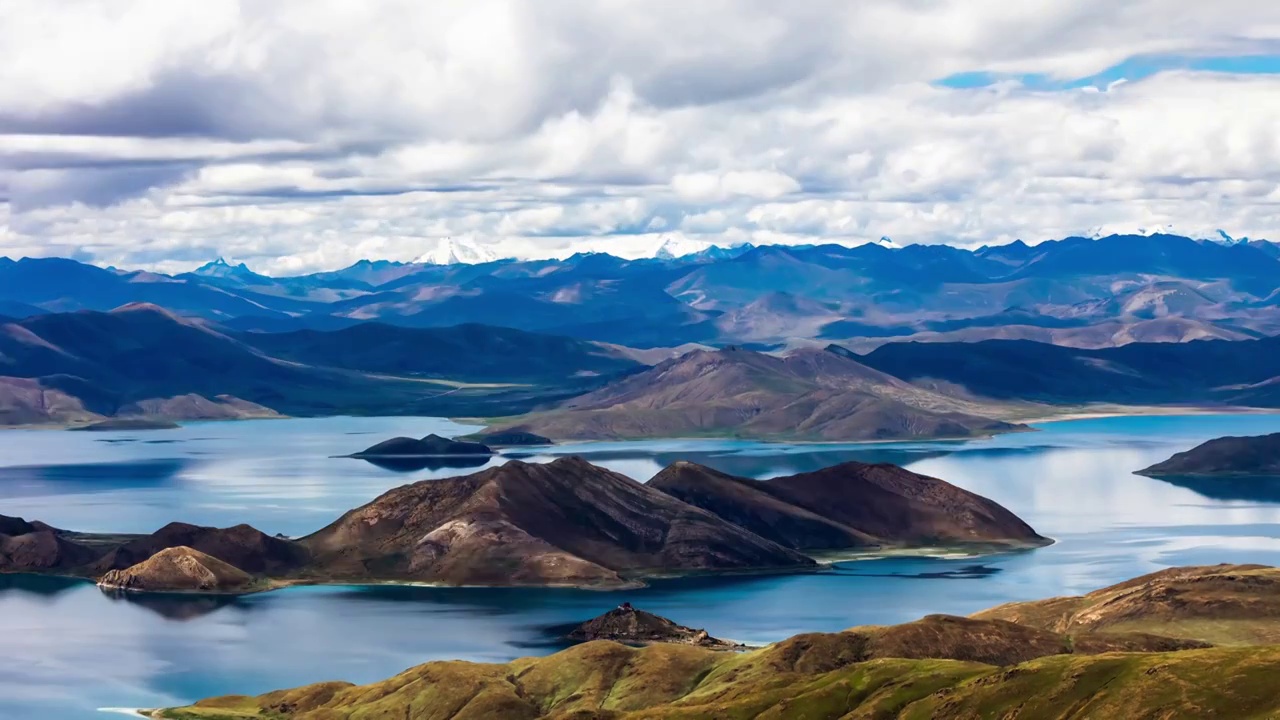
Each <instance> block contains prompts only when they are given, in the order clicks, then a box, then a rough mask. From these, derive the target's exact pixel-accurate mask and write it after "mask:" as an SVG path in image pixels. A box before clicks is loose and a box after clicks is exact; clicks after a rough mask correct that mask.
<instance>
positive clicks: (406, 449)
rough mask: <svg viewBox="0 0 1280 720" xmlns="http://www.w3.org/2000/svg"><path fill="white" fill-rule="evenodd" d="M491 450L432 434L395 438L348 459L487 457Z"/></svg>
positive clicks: (481, 444) (480, 445) (477, 444)
mask: <svg viewBox="0 0 1280 720" xmlns="http://www.w3.org/2000/svg"><path fill="white" fill-rule="evenodd" d="M493 454H494V452H493V449H492V448H490V447H489V446H488V445H485V444H483V443H478V442H466V441H463V440H453V439H451V438H446V437H441V436H440V435H436V434H435V433H432V434H430V435H428V436H426V437H424V438H421V439H417V438H410V437H395V438H391V439H390V440H383V441H382V442H380V443H378V444H377V445H374V446H373V447H370V448H365V449H364V450H361V451H360V452H358V453H353V454H352V455H349V456H348V457H353V458H359V459H361V460H373V459H379V458H428V457H489V456H491V455H493Z"/></svg>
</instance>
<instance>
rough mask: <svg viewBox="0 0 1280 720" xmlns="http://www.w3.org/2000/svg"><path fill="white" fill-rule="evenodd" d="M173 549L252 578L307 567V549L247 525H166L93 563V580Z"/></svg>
mask: <svg viewBox="0 0 1280 720" xmlns="http://www.w3.org/2000/svg"><path fill="white" fill-rule="evenodd" d="M176 547H188V548H191V549H193V550H196V551H199V552H201V553H204V554H206V555H211V556H212V557H214V558H216V559H218V560H221V561H222V562H225V563H229V564H231V565H233V566H235V567H237V568H239V569H241V570H243V571H245V572H248V573H252V574H255V575H271V576H274V577H280V576H285V575H290V574H292V573H294V572H295V571H298V570H300V569H301V568H302V567H303V566H304V565H306V563H307V559H308V557H307V551H306V549H305V548H304V547H303V546H301V545H299V544H298V543H295V542H293V541H291V540H285V539H283V538H277V537H271V536H270V535H267V534H265V533H263V532H261V531H259V530H256V529H254V528H252V527H250V526H248V525H236V526H235V527H229V528H212V527H200V526H198V525H188V524H187V523H178V522H175V523H169V524H168V525H165V526H164V527H162V528H160V529H159V530H157V531H155V532H154V533H152V534H150V535H144V536H141V537H136V538H133V539H131V540H129V541H128V542H126V543H124V544H123V545H120V546H119V547H117V548H115V549H113V550H111V551H110V552H108V553H107V554H106V555H104V556H103V557H102V558H101V559H100V560H98V561H97V562H95V563H94V564H93V566H92V568H91V572H92V574H93V575H95V576H100V575H103V574H105V573H107V572H109V571H111V570H124V569H126V568H129V567H132V566H134V565H137V564H138V563H141V562H144V561H146V560H148V559H150V558H151V557H152V556H153V555H155V554H157V553H159V552H161V551H164V550H168V549H171V548H176Z"/></svg>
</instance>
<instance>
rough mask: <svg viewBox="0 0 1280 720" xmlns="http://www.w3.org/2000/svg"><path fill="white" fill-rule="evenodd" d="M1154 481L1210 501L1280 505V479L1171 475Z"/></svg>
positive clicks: (1155, 478)
mask: <svg viewBox="0 0 1280 720" xmlns="http://www.w3.org/2000/svg"><path fill="white" fill-rule="evenodd" d="M1152 479H1153V480H1158V481H1160V482H1163V483H1168V484H1170V485H1173V486H1175V487H1180V488H1185V489H1187V490H1190V491H1191V492H1193V493H1195V494H1197V495H1200V496H1201V497H1204V498H1207V499H1209V500H1243V501H1246V502H1267V503H1280V477H1245V476H1241V477H1204V476H1188V475H1182V476H1175V475H1170V476H1159V477H1153V478H1152Z"/></svg>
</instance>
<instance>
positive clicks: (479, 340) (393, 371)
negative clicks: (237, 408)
mask: <svg viewBox="0 0 1280 720" xmlns="http://www.w3.org/2000/svg"><path fill="white" fill-rule="evenodd" d="M237 337H238V338H239V339H241V340H243V341H244V342H245V343H247V344H249V345H251V346H253V347H255V348H257V349H258V350H260V351H262V352H263V353H264V354H266V355H270V356H271V357H276V358H280V359H283V360H290V361H293V362H299V363H303V364H306V365H316V366H325V367H335V368H345V369H348V370H360V371H364V372H374V373H385V374H390V375H403V376H415V377H417V376H422V377H437V378H449V379H453V380H469V381H480V382H546V381H555V382H563V381H565V380H568V379H571V378H573V377H575V376H578V377H580V376H584V375H616V374H618V373H622V372H628V371H631V370H634V369H636V368H638V367H640V365H639V363H636V362H635V361H633V360H630V359H628V358H626V357H624V356H623V354H622V353H620V352H618V351H616V350H612V349H610V348H607V347H605V346H603V345H599V344H597V343H593V342H587V341H583V340H575V339H572V338H568V337H562V336H556V335H543V334H538V333H531V332H525V331H522V330H513V329H511V328H504V327H494V326H489V325H474V324H473V325H456V326H453V327H441V328H403V327H394V326H391V325H386V324H383V323H361V324H359V325H355V326H353V327H349V328H345V329H341V330H335V331H332V332H321V331H317V330H302V331H298V332H289V333H246V334H241V335H238V336H237Z"/></svg>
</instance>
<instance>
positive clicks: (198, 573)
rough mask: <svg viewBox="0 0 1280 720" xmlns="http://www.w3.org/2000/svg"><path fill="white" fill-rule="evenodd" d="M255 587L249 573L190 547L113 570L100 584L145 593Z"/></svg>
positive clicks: (112, 588) (162, 553)
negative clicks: (122, 568)
mask: <svg viewBox="0 0 1280 720" xmlns="http://www.w3.org/2000/svg"><path fill="white" fill-rule="evenodd" d="M254 584H255V580H254V578H253V576H252V575H250V574H249V573H246V572H245V571H243V570H241V569H239V568H237V567H234V566H232V565H229V564H227V563H225V562H223V561H221V560H219V559H217V558H215V557H212V556H210V555H206V554H204V553H202V552H200V551H199V550H194V549H192V548H189V547H186V546H178V547H172V548H167V549H165V550H161V551H160V552H158V553H156V554H155V555H152V556H151V557H150V558H148V559H146V560H144V561H143V562H140V563H138V564H137V565H134V566H132V567H129V568H126V569H124V570H110V571H108V572H107V573H106V574H105V575H103V576H102V578H101V579H100V580H99V581H98V586H99V587H101V588H103V589H106V590H132V591H142V592H208V593H234V592H244V591H246V590H249V589H250V588H252V587H253V586H254Z"/></svg>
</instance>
